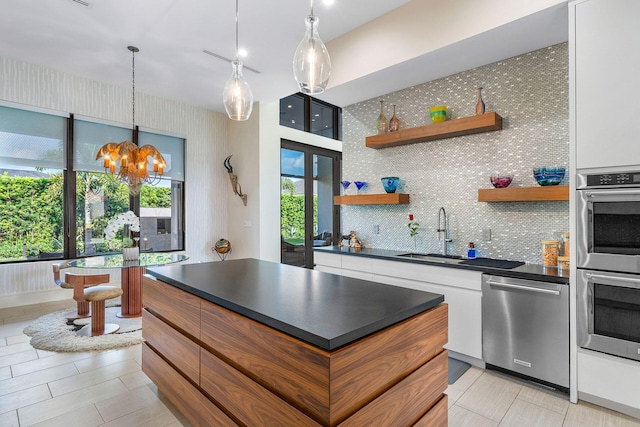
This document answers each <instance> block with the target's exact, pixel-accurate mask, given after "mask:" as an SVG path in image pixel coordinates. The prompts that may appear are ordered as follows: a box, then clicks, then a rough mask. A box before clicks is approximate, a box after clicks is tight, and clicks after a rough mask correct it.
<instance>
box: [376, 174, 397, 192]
mask: <svg viewBox="0 0 640 427" xmlns="http://www.w3.org/2000/svg"><path fill="white" fill-rule="evenodd" d="M380 180H381V181H382V186H383V187H384V191H386V192H387V193H395V192H396V189H397V188H398V184H399V183H400V178H398V177H397V176H386V177H384V178H381V179H380Z"/></svg>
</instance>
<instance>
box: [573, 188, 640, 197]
mask: <svg viewBox="0 0 640 427" xmlns="http://www.w3.org/2000/svg"><path fill="white" fill-rule="evenodd" d="M585 194H586V195H587V197H597V196H640V191H638V190H618V191H614V190H610V191H607V190H598V191H586V192H585Z"/></svg>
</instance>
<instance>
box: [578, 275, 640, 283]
mask: <svg viewBox="0 0 640 427" xmlns="http://www.w3.org/2000/svg"><path fill="white" fill-rule="evenodd" d="M585 276H587V279H595V280H597V279H601V280H617V281H619V282H628V283H640V279H632V278H629V277H619V276H609V275H607V274H594V273H586V274H585Z"/></svg>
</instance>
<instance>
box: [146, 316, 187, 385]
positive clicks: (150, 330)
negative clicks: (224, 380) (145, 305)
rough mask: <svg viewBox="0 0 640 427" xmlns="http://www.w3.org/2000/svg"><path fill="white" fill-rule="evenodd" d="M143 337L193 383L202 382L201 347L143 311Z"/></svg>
mask: <svg viewBox="0 0 640 427" xmlns="http://www.w3.org/2000/svg"><path fill="white" fill-rule="evenodd" d="M142 336H143V337H144V339H145V340H146V341H147V343H148V344H149V345H150V346H151V347H153V348H155V349H156V350H157V351H158V352H159V353H161V354H162V355H163V356H164V357H165V358H167V359H168V360H169V362H171V363H172V364H173V365H174V366H177V367H178V369H180V371H182V373H183V374H184V375H185V376H187V378H189V379H190V380H191V381H193V382H194V383H196V384H198V383H199V381H200V346H199V345H198V344H196V343H195V342H193V341H191V340H190V339H189V338H187V337H186V336H184V335H182V334H181V333H180V332H178V331H177V330H175V329H173V328H172V327H171V326H169V325H168V324H166V323H164V322H163V321H162V320H160V319H158V318H157V317H155V316H154V315H153V314H151V313H149V312H148V311H147V310H146V309H145V310H142Z"/></svg>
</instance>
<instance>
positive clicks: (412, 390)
mask: <svg viewBox="0 0 640 427" xmlns="http://www.w3.org/2000/svg"><path fill="white" fill-rule="evenodd" d="M447 355H448V353H447V351H443V352H441V353H440V354H439V355H438V356H436V357H434V358H433V359H431V360H430V361H429V362H427V363H425V364H424V365H422V366H421V367H420V368H418V370H416V371H415V372H413V373H412V374H411V375H409V376H407V377H406V378H404V379H403V380H402V381H400V382H399V383H397V384H396V385H394V386H393V387H391V388H390V389H389V390H387V391H386V392H385V393H383V394H382V395H381V396H379V397H378V398H376V399H375V400H373V401H372V402H371V403H369V404H368V405H367V406H365V407H364V408H362V409H360V410H359V411H358V412H356V413H355V414H353V415H352V416H350V417H349V418H347V419H346V420H345V421H344V422H343V423H342V424H340V426H341V427H342V426H344V427H357V426H366V425H380V426H391V425H398V426H400V425H402V426H406V425H411V424H413V423H414V422H416V420H418V419H419V418H420V416H421V415H422V414H423V413H424V411H425V409H426V408H429V407H431V406H433V404H434V402H437V401H438V400H439V399H440V398H442V396H443V394H444V391H445V390H446V389H447Z"/></svg>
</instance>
